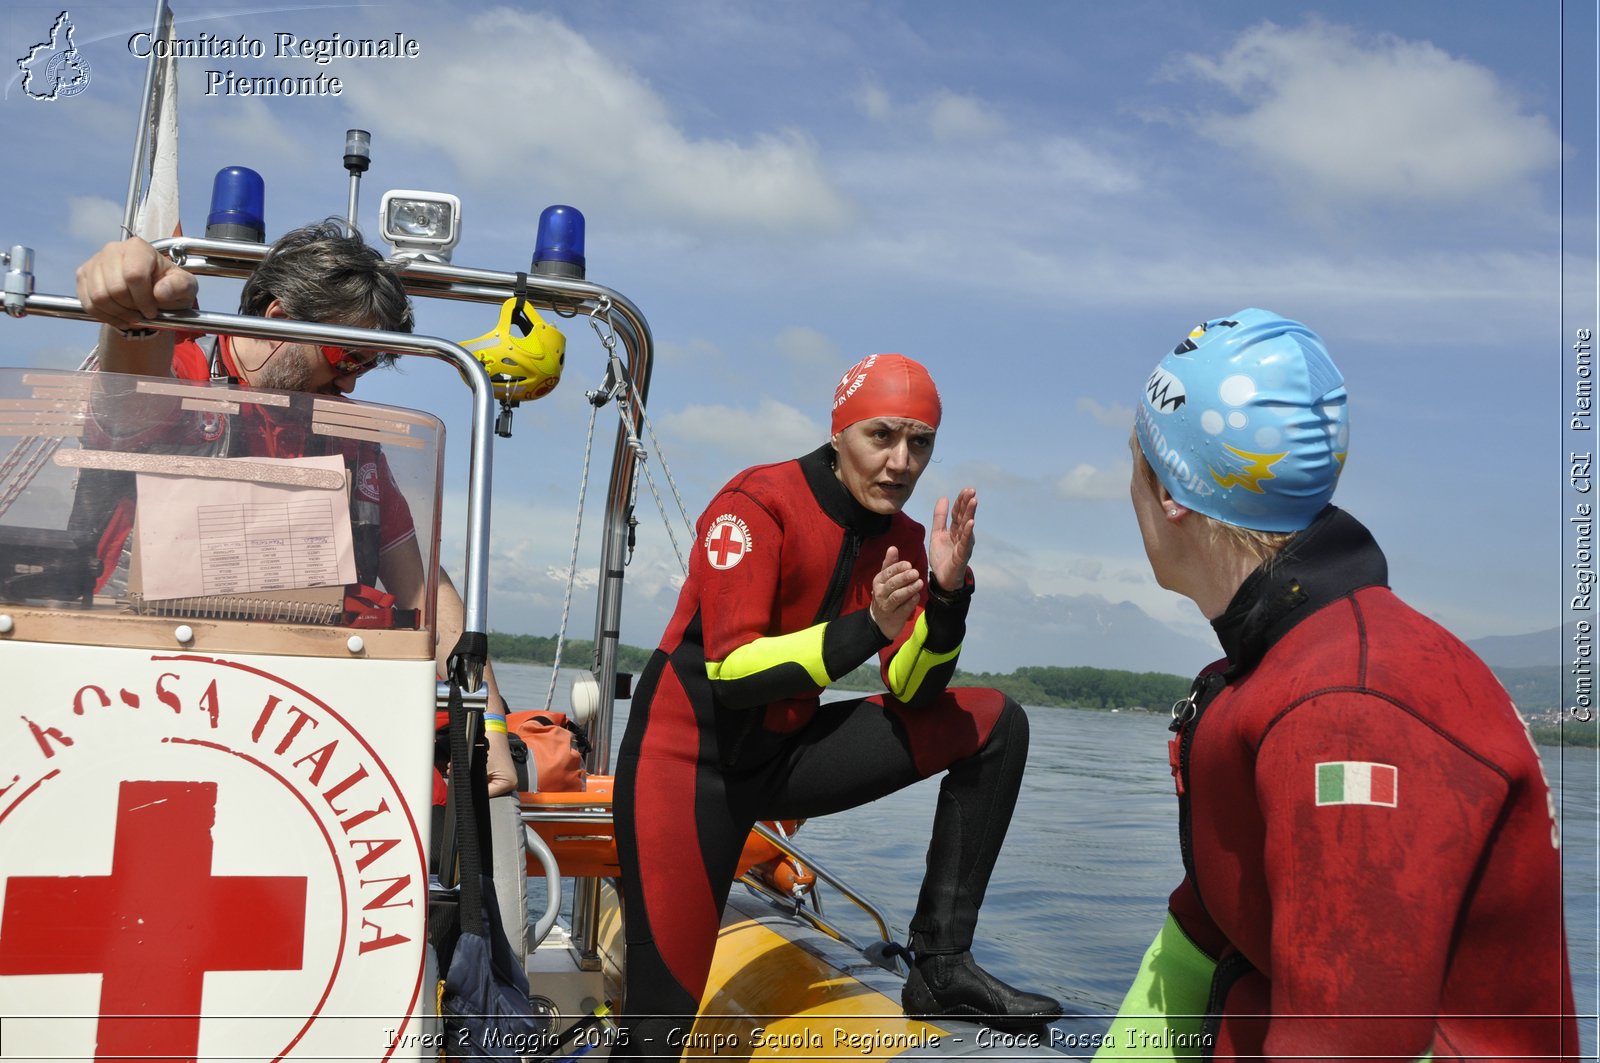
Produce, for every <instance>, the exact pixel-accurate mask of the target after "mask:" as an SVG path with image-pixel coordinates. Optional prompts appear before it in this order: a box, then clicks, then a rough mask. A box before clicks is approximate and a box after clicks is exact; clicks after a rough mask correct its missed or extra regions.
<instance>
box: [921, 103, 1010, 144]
mask: <svg viewBox="0 0 1600 1063" xmlns="http://www.w3.org/2000/svg"><path fill="white" fill-rule="evenodd" d="M928 126H929V128H930V129H932V131H933V135H934V136H935V137H938V138H939V139H940V140H945V141H951V140H982V139H988V138H989V137H994V136H998V135H999V134H1001V133H1004V132H1005V128H1006V123H1005V120H1004V119H1003V118H1001V117H1000V116H999V115H998V114H996V113H995V112H993V111H991V110H990V109H989V108H987V107H985V106H984V105H983V103H982V102H981V101H979V100H976V99H974V98H973V97H971V96H963V95H960V94H959V93H954V92H941V93H939V94H938V95H937V96H936V97H934V99H933V101H932V103H930V104H929V106H928Z"/></svg>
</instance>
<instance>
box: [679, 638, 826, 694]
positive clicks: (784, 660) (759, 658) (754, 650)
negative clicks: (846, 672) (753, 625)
mask: <svg viewBox="0 0 1600 1063" xmlns="http://www.w3.org/2000/svg"><path fill="white" fill-rule="evenodd" d="M827 628H828V625H827V624H826V623H821V624H813V625H812V626H811V627H808V628H806V629H805V630H803V631H795V632H792V633H790V634H788V635H764V636H762V637H761V638H758V639H755V640H754V641H751V642H747V643H745V644H744V645H743V646H740V647H739V648H738V649H736V650H734V651H733V652H732V653H730V654H728V656H726V657H724V658H723V659H722V660H720V661H707V662H706V675H707V676H708V677H709V678H710V679H711V681H712V682H714V683H715V682H732V681H734V680H737V679H749V678H750V677H751V676H754V675H759V674H760V673H762V672H765V671H766V670H768V669H769V668H776V667H777V666H778V665H782V664H798V665H799V666H800V667H802V668H804V669H805V670H806V674H807V675H809V676H810V677H811V681H812V682H814V683H816V684H817V686H819V687H825V686H827V685H828V684H830V683H832V682H833V679H832V678H830V677H829V675H828V673H827V670H826V669H824V668H823V666H822V636H823V633H824V632H825V631H826V630H827Z"/></svg>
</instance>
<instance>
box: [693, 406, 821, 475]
mask: <svg viewBox="0 0 1600 1063" xmlns="http://www.w3.org/2000/svg"><path fill="white" fill-rule="evenodd" d="M661 427H662V429H663V430H665V431H668V432H670V433H672V435H673V436H674V437H675V438H676V439H677V440H681V441H683V442H686V443H689V444H699V445H701V446H703V447H707V448H714V449H717V450H720V451H723V452H726V453H730V454H736V455H738V460H739V461H740V462H742V463H743V464H745V465H756V464H760V463H762V462H768V461H783V460H785V459H787V458H792V457H794V456H795V455H797V454H804V453H806V452H807V451H811V450H815V449H816V448H817V447H819V446H821V445H822V443H823V442H824V441H826V440H827V438H828V431H827V428H826V427H825V426H824V425H823V424H822V423H821V422H819V421H816V420H813V419H812V418H810V417H808V416H806V415H805V414H803V413H801V412H800V411H799V410H797V409H795V408H794V407H793V406H789V405H786V404H785V403H782V402H778V401H777V400H775V399H769V398H763V399H762V400H761V403H760V405H759V406H757V407H756V408H755V409H753V410H741V409H735V408H733V407H731V406H717V405H708V406H687V407H685V408H684V409H682V410H681V411H677V412H674V413H670V414H667V415H665V416H663V417H662V418H661Z"/></svg>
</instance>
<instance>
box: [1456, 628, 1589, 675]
mask: <svg viewBox="0 0 1600 1063" xmlns="http://www.w3.org/2000/svg"><path fill="white" fill-rule="evenodd" d="M1563 638H1564V635H1563V634H1562V631H1561V629H1560V628H1559V627H1553V628H1549V629H1547V630H1544V631H1530V632H1528V633H1527V634H1526V635H1487V636H1485V637H1483V638H1481V639H1472V640H1470V641H1469V642H1468V643H1467V645H1468V646H1470V647H1472V652H1473V653H1476V654H1477V655H1478V656H1479V657H1482V658H1483V663H1485V664H1487V665H1489V666H1490V667H1491V668H1538V667H1544V666H1549V667H1552V668H1560V667H1561V662H1562V655H1563V653H1564V652H1565V650H1566V647H1565V645H1564V644H1563V642H1562V639H1563Z"/></svg>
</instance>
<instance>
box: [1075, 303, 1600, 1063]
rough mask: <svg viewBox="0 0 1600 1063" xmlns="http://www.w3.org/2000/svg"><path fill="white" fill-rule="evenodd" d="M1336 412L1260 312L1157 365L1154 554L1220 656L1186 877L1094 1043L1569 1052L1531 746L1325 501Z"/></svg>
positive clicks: (1336, 438)
mask: <svg viewBox="0 0 1600 1063" xmlns="http://www.w3.org/2000/svg"><path fill="white" fill-rule="evenodd" d="M1345 409H1346V394H1345V386H1344V378H1343V377H1342V376H1341V375H1340V373H1339V370H1338V369H1337V368H1335V366H1334V364H1333V362H1332V360H1331V359H1330V358H1329V356H1328V352H1327V350H1326V348H1325V347H1324V345H1323V343H1322V340H1321V339H1320V338H1319V337H1318V336H1317V335H1316V334H1315V333H1314V332H1312V331H1311V330H1310V329H1308V328H1306V327H1305V326H1304V325H1302V324H1300V323H1298V322H1295V321H1287V320H1285V319H1283V318H1280V317H1278V316H1276V315H1275V314H1271V313H1268V312H1267V311H1264V310H1242V311H1240V312H1239V313H1237V314H1234V315H1232V316H1231V317H1228V318H1223V319H1219V320H1216V321H1209V322H1207V323H1205V324H1203V325H1201V326H1199V327H1197V328H1196V329H1195V330H1194V331H1193V332H1191V333H1190V334H1189V336H1188V338H1187V339H1185V340H1184V341H1183V342H1182V343H1180V344H1179V345H1178V347H1177V349H1176V350H1174V351H1173V352H1172V353H1171V354H1170V355H1168V356H1167V357H1166V358H1165V359H1163V360H1162V362H1161V364H1160V365H1159V366H1157V367H1156V370H1155V372H1154V373H1152V374H1151V376H1150V378H1149V380H1148V382H1147V384H1146V386H1145V393H1144V396H1143V400H1142V401H1141V402H1140V403H1139V407H1138V410H1137V413H1136V416H1135V430H1134V439H1133V441H1132V445H1133V465H1134V472H1133V481H1132V485H1131V492H1132V497H1133V507H1134V511H1135V513H1136V515H1137V517H1138V521H1139V529H1140V532H1141V533H1142V535H1143V538H1144V546H1145V552H1146V554H1147V555H1148V556H1149V559H1150V566H1151V568H1152V569H1153V571H1154V573H1155V577H1156V580H1157V582H1158V583H1160V584H1161V585H1162V586H1163V587H1166V588H1167V589H1169V590H1173V591H1176V592H1178V593H1179V594H1182V595H1184V596H1186V597H1188V598H1190V599H1192V600H1193V601H1194V602H1195V604H1196V605H1197V606H1199V608H1200V611H1201V612H1202V613H1204V614H1205V616H1206V617H1207V618H1208V619H1210V621H1211V624H1212V627H1213V628H1215V630H1216V633H1217V638H1218V641H1219V642H1220V643H1221V646H1222V650H1223V652H1224V654H1225V656H1224V658H1223V659H1222V660H1220V661H1218V662H1217V663H1216V664H1214V665H1212V666H1210V667H1209V668H1207V669H1206V670H1205V671H1204V672H1203V673H1202V674H1201V676H1200V678H1199V679H1197V680H1196V681H1195V685H1194V691H1193V693H1192V694H1191V695H1190V697H1189V698H1188V699H1187V700H1186V701H1183V702H1179V704H1178V705H1177V706H1175V707H1174V711H1173V715H1174V721H1173V731H1174V732H1176V734H1175V737H1174V738H1173V739H1172V741H1171V761H1172V773H1173V779H1174V783H1175V788H1176V790H1177V795H1178V833H1179V840H1180V845H1181V849H1182V854H1183V863H1184V871H1185V875H1184V879H1183V881H1182V883H1181V884H1180V885H1179V886H1178V888H1177V889H1176V890H1175V891H1174V892H1173V893H1172V896H1171V899H1170V901H1169V913H1168V918H1167V922H1166V926H1165V927H1164V928H1163V930H1162V931H1161V933H1160V934H1159V935H1158V936H1157V938H1156V940H1155V943H1154V944H1153V945H1151V947H1150V949H1149V951H1148V952H1147V953H1146V954H1145V958H1144V963H1143V966H1142V969H1141V971H1140V972H1139V975H1138V977H1137V979H1136V980H1135V982H1134V985H1133V988H1132V989H1130V990H1129V992H1128V995H1127V998H1126V999H1125V1000H1124V1002H1123V1005H1122V1014H1120V1015H1119V1016H1118V1017H1117V1018H1116V1019H1115V1020H1113V1022H1112V1025H1111V1028H1110V1030H1109V1031H1108V1035H1107V1038H1108V1039H1107V1041H1106V1042H1105V1044H1104V1047H1103V1048H1102V1050H1101V1052H1100V1056H1099V1057H1098V1058H1107V1059H1119V1058H1134V1057H1138V1058H1167V1059H1172V1058H1185V1057H1200V1056H1202V1055H1203V1056H1204V1057H1205V1058H1207V1059H1232V1058H1248V1059H1252V1060H1262V1059H1271V1060H1279V1059H1293V1060H1296V1061H1302V1060H1308V1059H1319V1060H1320V1059H1329V1060H1333V1059H1337V1060H1349V1059H1377V1058H1383V1059H1400V1060H1412V1059H1424V1058H1431V1059H1433V1060H1447V1059H1449V1060H1454V1059H1469V1058H1470V1059H1565V1058H1575V1057H1576V1056H1577V1055H1578V1051H1579V1048H1578V1031H1577V1023H1576V1020H1575V1019H1574V1018H1573V1000H1572V982H1571V977H1570V975H1569V973H1568V965H1567V948H1566V940H1565V935H1564V931H1563V927H1562V917H1561V911H1562V891H1561V854H1560V835H1559V832H1558V831H1557V828H1556V822H1555V817H1554V804H1553V802H1552V801H1551V797H1550V788H1549V786H1548V785H1547V784H1546V782H1545V778H1544V773H1543V770H1542V769H1541V767H1540V764H1539V757H1538V754H1537V752H1536V751H1535V749H1534V747H1533V743H1532V742H1531V741H1530V740H1529V737H1528V732H1527V728H1526V727H1525V726H1524V725H1523V722H1522V719H1521V718H1520V717H1519V716H1518V715H1517V710H1516V707H1515V706H1513V705H1512V703H1511V699H1510V698H1509V697H1508V696H1507V695H1506V692H1505V689H1504V688H1503V687H1502V686H1501V685H1500V683H1499V682H1498V681H1497V680H1496V678H1495V676H1494V675H1493V673H1491V672H1490V671H1489V669H1488V668H1487V667H1485V666H1484V664H1483V662H1482V661H1480V660H1478V658H1477V657H1476V656H1474V655H1473V653H1472V651H1470V650H1469V649H1467V648H1466V647H1465V646H1464V645H1462V644H1461V642H1460V641H1458V640H1457V639H1456V638H1455V637H1453V636H1452V635H1451V634H1450V633H1449V632H1447V631H1445V630H1444V629H1443V628H1441V627H1440V626H1439V625H1438V624H1435V623H1434V622H1433V621H1431V620H1429V619H1428V618H1427V617H1425V616H1423V615H1422V614H1420V613H1418V612H1417V611H1416V610H1414V609H1412V608H1410V607H1409V606H1407V605H1406V604H1405V603H1404V602H1402V601H1401V600H1400V599H1399V598H1397V597H1396V596H1395V595H1394V593H1393V592H1392V591H1391V590H1390V589H1389V587H1388V566H1387V563H1386V561H1385V560H1384V556H1383V552H1382V551H1381V550H1380V549H1379V548H1378V544H1377V543H1376V542H1375V541H1374V540H1373V537H1372V535H1371V534H1370V533H1369V532H1368V531H1367V529H1366V528H1364V527H1362V525H1361V524H1360V523H1359V522H1358V521H1356V519H1355V518H1354V517H1352V516H1350V515H1349V514H1348V513H1345V512H1343V511H1341V510H1339V509H1337V508H1336V507H1334V506H1332V505H1330V504H1329V499H1330V498H1331V497H1332V495H1333V490H1334V486H1335V484H1336V482H1337V481H1338V478H1339V474H1340V471H1341V470H1342V469H1343V468H1344V461H1345V455H1346V453H1347V450H1348V445H1349V443H1348V438H1347V437H1348V428H1347V424H1346V413H1345Z"/></svg>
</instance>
